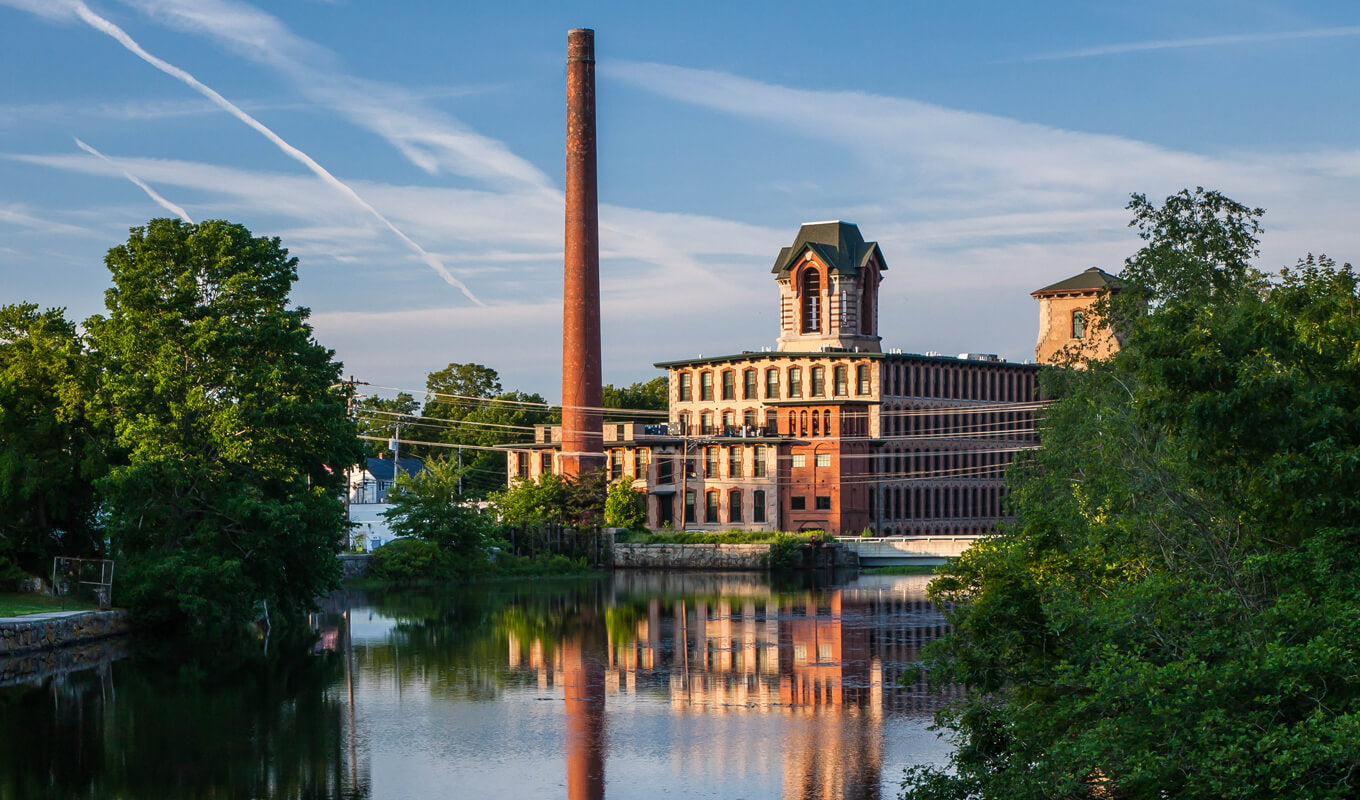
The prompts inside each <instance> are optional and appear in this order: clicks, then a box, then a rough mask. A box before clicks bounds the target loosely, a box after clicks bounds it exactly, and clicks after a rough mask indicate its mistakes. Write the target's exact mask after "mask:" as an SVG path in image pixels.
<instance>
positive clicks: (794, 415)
mask: <svg viewBox="0 0 1360 800" xmlns="http://www.w3.org/2000/svg"><path fill="white" fill-rule="evenodd" d="M789 435H790V436H797V435H798V412H797V411H790V412H789Z"/></svg>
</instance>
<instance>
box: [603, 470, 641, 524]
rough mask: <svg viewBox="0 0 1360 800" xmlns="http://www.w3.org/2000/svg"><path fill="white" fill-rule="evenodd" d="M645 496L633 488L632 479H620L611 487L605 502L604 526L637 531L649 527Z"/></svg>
mask: <svg viewBox="0 0 1360 800" xmlns="http://www.w3.org/2000/svg"><path fill="white" fill-rule="evenodd" d="M642 499H643V495H642V493H641V492H639V491H637V490H636V489H634V488H633V481H632V479H631V478H620V479H618V480H617V481H614V482H613V483H611V484H610V485H609V494H608V496H606V497H605V501H604V524H605V526H606V527H609V528H627V529H629V530H637V529H639V528H645V527H647V512H646V510H645V509H644V508H643V506H642V503H641V501H642Z"/></svg>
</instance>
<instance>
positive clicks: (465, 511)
mask: <svg viewBox="0 0 1360 800" xmlns="http://www.w3.org/2000/svg"><path fill="white" fill-rule="evenodd" d="M464 469H466V468H464ZM460 477H461V475H460V470H459V469H458V466H457V464H456V462H455V461H454V460H453V459H450V458H434V459H430V460H429V461H427V462H426V463H425V469H424V470H422V471H421V472H418V473H416V474H415V475H413V476H412V475H404V474H403V475H401V476H399V477H398V478H397V480H396V483H395V485H394V486H393V487H392V489H391V490H390V491H389V492H388V495H387V497H388V502H389V503H391V504H392V508H391V509H389V510H388V511H387V512H385V513H384V515H383V516H384V517H385V518H386V519H387V521H388V525H389V527H390V528H391V529H392V531H393V532H394V533H396V534H397V535H399V536H414V537H417V538H421V539H427V540H429V541H432V542H434V543H436V544H438V545H439V546H440V548H441V549H443V550H444V551H445V552H446V553H449V554H452V555H454V556H457V557H458V558H460V559H462V560H463V561H464V562H465V563H466V562H467V561H470V560H472V559H481V560H485V557H486V554H487V547H488V546H489V544H490V542H491V538H492V536H493V535H494V533H495V523H494V521H493V520H492V518H491V517H490V516H488V515H486V514H483V513H481V512H480V511H478V510H477V509H476V508H475V507H473V506H471V505H469V504H468V503H467V502H466V499H465V498H464V497H463V495H462V494H461V493H460V492H459V490H458V484H459V478H460Z"/></svg>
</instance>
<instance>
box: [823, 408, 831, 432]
mask: <svg viewBox="0 0 1360 800" xmlns="http://www.w3.org/2000/svg"><path fill="white" fill-rule="evenodd" d="M822 433H824V434H826V435H827V436H830V435H831V409H826V410H825V411H823V412H822Z"/></svg>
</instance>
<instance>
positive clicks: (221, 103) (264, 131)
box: [72, 0, 486, 306]
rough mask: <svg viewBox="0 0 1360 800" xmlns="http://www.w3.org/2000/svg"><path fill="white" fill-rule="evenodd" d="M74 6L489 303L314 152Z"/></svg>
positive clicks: (466, 290) (76, 1) (95, 25)
mask: <svg viewBox="0 0 1360 800" xmlns="http://www.w3.org/2000/svg"><path fill="white" fill-rule="evenodd" d="M72 7H73V8H74V9H75V12H76V15H77V16H79V17H80V18H81V20H83V21H84V22H85V23H86V24H88V25H89V26H90V27H92V28H94V29H95V30H97V31H100V32H102V33H106V34H108V35H109V36H111V37H113V38H114V39H115V40H116V41H117V42H118V43H119V44H121V45H122V46H123V47H125V48H127V49H128V51H129V52H131V53H132V54H133V55H135V56H137V57H138V58H140V59H142V60H143V61H145V62H146V63H148V64H150V65H151V66H153V67H155V68H156V69H158V70H160V71H161V72H164V73H165V74H166V75H169V76H171V77H172V78H178V79H179V80H181V81H183V82H184V83H185V84H188V86H189V88H191V89H193V90H194V91H196V92H198V93H199V94H201V95H203V96H204V97H206V98H208V99H209V100H211V101H212V102H213V103H214V104H216V105H217V106H218V107H219V108H221V109H222V110H223V111H226V112H227V113H228V114H231V115H232V116H233V117H236V118H237V119H239V120H241V121H242V122H244V123H245V124H247V125H249V126H250V127H252V128H254V129H255V130H256V131H258V132H259V133H260V135H262V136H264V137H265V138H266V139H268V140H269V141H271V142H273V143H274V145H275V146H276V147H278V148H279V149H280V150H282V151H283V152H284V153H285V154H287V155H289V156H291V157H292V158H294V159H296V160H298V161H300V162H301V163H302V165H303V166H305V167H307V169H309V170H311V171H312V172H313V173H314V174H315V175H316V176H317V177H318V178H320V179H321V180H323V181H325V182H326V183H328V184H330V185H331V186H332V187H334V188H335V189H336V190H337V191H339V192H340V193H341V194H344V195H345V196H347V197H349V198H350V199H351V200H353V201H354V202H355V203H357V204H359V206H360V207H362V208H363V209H364V210H365V211H367V212H368V213H370V214H372V215H373V217H374V218H375V219H377V220H378V221H379V222H381V223H382V224H383V225H385V226H386V227H387V229H388V230H390V231H392V233H394V234H396V236H397V238H398V239H401V240H402V241H403V242H405V243H406V245H407V246H408V247H410V248H411V249H412V250H414V251H415V253H416V255H418V256H420V259H421V260H422V261H424V262H425V263H426V264H428V265H429V267H430V269H432V270H434V271H435V272H437V273H439V276H440V277H441V278H443V279H444V280H445V281H446V282H448V284H449V285H450V286H453V287H455V288H457V289H458V290H459V291H461V292H462V293H463V294H464V296H466V297H467V299H469V300H471V301H472V302H473V303H475V304H477V305H479V306H485V305H486V303H483V302H482V301H481V300H480V299H478V298H477V296H476V295H475V294H473V293H472V290H471V289H469V288H468V287H467V286H466V285H464V283H463V282H462V281H460V280H458V279H457V278H455V277H454V276H453V273H451V272H449V270H448V268H447V267H445V266H444V264H443V262H441V261H440V260H439V259H438V258H436V257H435V256H434V255H433V254H432V253H430V252H428V251H426V250H425V248H423V247H421V246H420V245H418V244H416V242H415V240H413V239H412V238H411V237H409V236H407V235H406V234H405V233H402V231H401V229H399V228H398V227H397V226H396V225H393V224H392V221H391V220H389V219H388V218H387V217H385V216H383V214H382V212H380V211H378V209H376V208H374V207H373V206H371V205H369V203H368V201H367V200H364V198H362V197H360V196H359V193H358V192H356V191H354V190H353V189H351V188H350V187H349V185H348V184H346V183H345V182H344V181H342V180H340V179H339V178H337V177H335V176H334V175H332V174H331V173H330V172H329V171H328V170H327V169H326V168H325V167H323V166H321V165H320V164H318V163H316V161H315V160H314V159H313V158H312V157H311V156H309V155H307V154H306V153H304V152H302V151H301V150H299V149H297V148H296V147H294V146H292V145H291V144H289V143H288V142H286V141H284V140H283V138H282V137H280V136H279V135H278V134H277V133H274V132H273V131H271V130H270V129H269V128H267V127H266V126H265V125H264V123H262V122H260V121H259V120H257V119H255V118H254V117H252V116H250V115H249V114H247V113H246V112H245V111H242V110H241V108H240V107H239V106H237V105H236V104H235V103H233V102H231V101H230V100H228V99H227V98H225V97H223V96H222V95H220V94H218V93H217V92H216V91H215V90H213V89H212V88H210V87H208V86H207V85H205V84H203V83H202V82H201V81H199V80H198V79H197V78H195V77H194V76H193V75H190V74H189V73H188V72H186V71H184V70H182V69H180V68H179V67H177V66H175V65H174V64H171V63H169V62H168V61H164V60H162V59H159V58H157V57H156V56H153V55H151V54H150V53H148V52H147V51H146V50H143V49H142V46H141V45H139V44H137V42H136V41H134V40H133V38H132V37H131V36H128V35H127V32H126V31H124V30H123V29H122V28H120V27H118V26H117V25H115V24H113V23H112V22H109V21H108V20H106V19H104V18H103V17H101V16H99V15H98V14H96V13H94V12H93V11H91V10H90V8H89V6H87V5H85V3H83V2H81V0H74V3H73V4H72Z"/></svg>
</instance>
